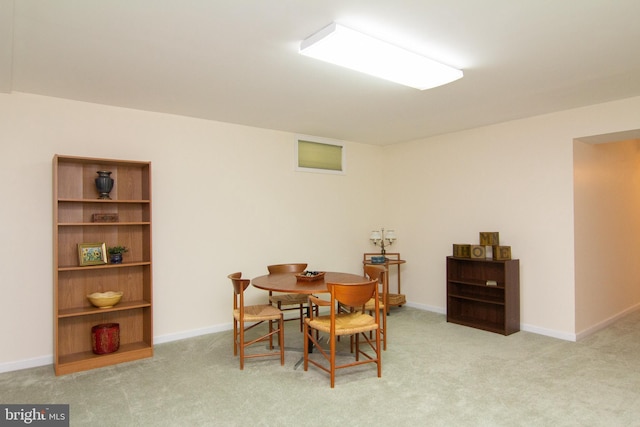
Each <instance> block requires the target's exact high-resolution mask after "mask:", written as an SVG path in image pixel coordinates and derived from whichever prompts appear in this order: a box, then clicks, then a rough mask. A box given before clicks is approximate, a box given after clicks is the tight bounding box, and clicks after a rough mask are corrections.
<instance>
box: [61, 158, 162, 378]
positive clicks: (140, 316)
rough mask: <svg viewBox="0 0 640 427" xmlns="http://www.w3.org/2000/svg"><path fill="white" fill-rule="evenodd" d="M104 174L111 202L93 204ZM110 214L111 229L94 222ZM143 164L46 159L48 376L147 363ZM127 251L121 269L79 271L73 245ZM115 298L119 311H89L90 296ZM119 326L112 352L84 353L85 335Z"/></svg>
mask: <svg viewBox="0 0 640 427" xmlns="http://www.w3.org/2000/svg"><path fill="white" fill-rule="evenodd" d="M101 170H109V171H111V172H112V173H111V178H113V179H114V186H113V189H112V191H111V193H110V197H111V199H110V200H109V199H99V198H98V196H99V194H98V190H97V188H96V185H95V178H96V177H97V176H98V175H97V171H101ZM94 214H117V217H118V220H117V222H94V221H93V219H94ZM151 223H152V222H151V162H140V161H127V160H112V159H100V158H87V157H73V156H62V155H55V156H54V158H53V297H54V310H53V314H54V319H53V323H54V366H55V373H56V375H63V374H68V373H72V372H77V371H83V370H88V369H94V368H98V367H103V366H108V365H113V364H116V363H121V362H128V361H132V360H137V359H141V358H146V357H151V356H153V324H152V323H153V313H152V308H153V304H152V301H153V298H152V290H153V278H152V270H153V269H152V256H151V252H152V250H151V248H152V245H151ZM98 242H100V243H105V244H106V246H107V247H109V246H117V245H122V246H126V247H127V248H129V251H128V252H127V253H126V254H125V260H124V262H123V263H122V264H110V263H107V264H102V265H90V266H81V265H80V261H79V257H78V244H80V243H98ZM106 291H123V292H124V294H123V297H122V300H121V301H120V303H119V304H117V305H115V306H113V307H112V308H103V309H100V308H96V307H94V306H92V305H91V303H90V302H89V301H88V299H87V298H86V296H87V295H89V294H91V293H94V292H106ZM112 322H115V323H118V324H119V325H120V348H119V349H118V350H117V351H115V352H113V353H109V354H102V355H96V354H94V353H93V351H92V344H91V328H92V326H94V325H97V324H102V323H112Z"/></svg>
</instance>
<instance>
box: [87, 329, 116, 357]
mask: <svg viewBox="0 0 640 427" xmlns="http://www.w3.org/2000/svg"><path fill="white" fill-rule="evenodd" d="M91 344H92V347H93V352H94V353H95V354H107V353H113V352H114V351H116V350H118V348H120V324H119V323H103V324H100V325H95V326H94V327H92V328H91Z"/></svg>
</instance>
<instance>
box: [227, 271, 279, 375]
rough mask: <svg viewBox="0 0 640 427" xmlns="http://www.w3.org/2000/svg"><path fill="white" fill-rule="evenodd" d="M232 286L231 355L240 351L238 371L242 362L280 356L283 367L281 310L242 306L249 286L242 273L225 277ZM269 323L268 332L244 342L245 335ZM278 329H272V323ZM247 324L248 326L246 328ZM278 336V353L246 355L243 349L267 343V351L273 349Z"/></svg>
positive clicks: (264, 306)
mask: <svg viewBox="0 0 640 427" xmlns="http://www.w3.org/2000/svg"><path fill="white" fill-rule="evenodd" d="M227 277H228V278H229V279H231V283H232V284H233V355H234V356H237V355H238V349H239V350H240V351H239V352H240V369H244V360H245V359H249V358H254V357H267V356H276V355H280V365H284V318H283V314H282V311H281V310H278V309H277V308H276V307H274V306H272V305H271V304H260V305H247V306H245V305H244V291H245V289H247V287H248V286H249V279H242V278H241V277H242V273H232V274H230V275H229V276H227ZM265 321H267V322H269V332H268V333H267V334H262V335H259V336H258V337H256V338H253V339H250V340H248V341H247V340H246V339H245V333H246V332H247V331H249V330H251V329H253V328H255V327H256V326H258V325H260V324H261V323H263V322H265ZM274 322H277V323H278V327H277V328H274V327H273V323H274ZM246 324H249V326H246ZM275 334H278V343H279V347H280V349H279V350H278V351H269V352H261V353H251V354H246V353H245V349H246V348H247V347H249V346H251V345H253V344H256V343H260V342H265V341H269V349H270V350H271V349H273V336H274V335H275Z"/></svg>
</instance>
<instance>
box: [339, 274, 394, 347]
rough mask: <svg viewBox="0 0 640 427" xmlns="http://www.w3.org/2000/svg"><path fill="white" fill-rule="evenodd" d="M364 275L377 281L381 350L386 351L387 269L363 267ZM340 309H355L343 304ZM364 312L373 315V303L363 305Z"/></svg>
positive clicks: (372, 301) (371, 300) (371, 301)
mask: <svg viewBox="0 0 640 427" xmlns="http://www.w3.org/2000/svg"><path fill="white" fill-rule="evenodd" d="M364 274H365V275H366V276H367V277H368V278H369V279H371V280H377V281H378V286H379V288H378V296H379V300H380V302H379V304H378V307H379V310H381V311H382V318H381V321H382V323H381V324H380V336H381V337H382V349H383V350H385V351H386V350H387V310H388V307H389V304H388V301H387V299H388V293H389V282H388V281H387V268H386V267H385V266H384V265H371V264H368V265H365V266H364ZM340 308H341V310H342V311H345V312H346V311H353V310H354V309H355V307H349V306H346V305H345V304H340ZM364 310H365V311H366V312H368V313H369V314H372V313H373V310H375V301H374V300H373V298H372V299H370V300H369V301H367V302H366V303H365V305H364ZM351 341H352V342H351V351H352V352H353V340H351Z"/></svg>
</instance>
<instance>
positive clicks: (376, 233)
mask: <svg viewBox="0 0 640 427" xmlns="http://www.w3.org/2000/svg"><path fill="white" fill-rule="evenodd" d="M369 239H371V240H380V239H381V237H380V232H379V231H377V230H374V231H372V232H371V236H369Z"/></svg>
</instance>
